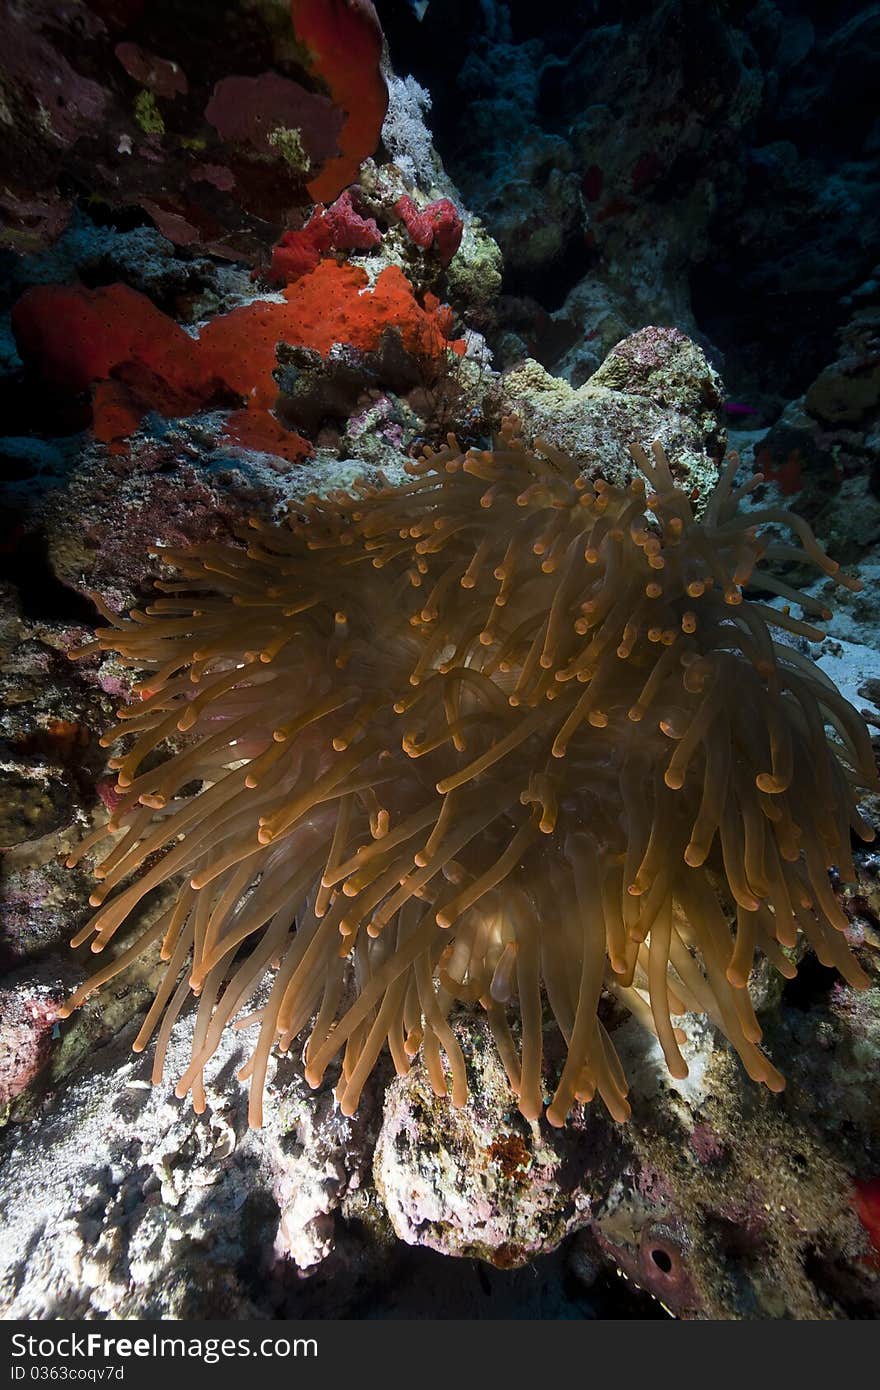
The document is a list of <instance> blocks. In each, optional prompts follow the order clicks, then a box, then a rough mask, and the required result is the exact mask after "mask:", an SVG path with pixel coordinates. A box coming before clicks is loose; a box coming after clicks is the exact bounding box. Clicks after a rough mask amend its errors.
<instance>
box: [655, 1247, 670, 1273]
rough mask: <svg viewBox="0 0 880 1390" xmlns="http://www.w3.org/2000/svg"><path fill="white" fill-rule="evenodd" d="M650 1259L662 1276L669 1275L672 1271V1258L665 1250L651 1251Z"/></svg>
mask: <svg viewBox="0 0 880 1390" xmlns="http://www.w3.org/2000/svg"><path fill="white" fill-rule="evenodd" d="M651 1259H652V1260H653V1261H654V1263H655V1265H656V1266H657V1268H658V1269H659V1270H662V1272H663V1273H664V1274H669V1273H670V1272H671V1270H672V1256H671V1255H669V1254H668V1253H667V1251H665V1250H652V1251H651Z"/></svg>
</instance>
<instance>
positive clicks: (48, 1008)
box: [0, 989, 61, 1106]
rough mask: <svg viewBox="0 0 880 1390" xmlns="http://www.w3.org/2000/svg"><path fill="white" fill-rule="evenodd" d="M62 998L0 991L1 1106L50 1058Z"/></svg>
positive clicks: (31, 991) (13, 990)
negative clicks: (54, 1028)
mask: <svg viewBox="0 0 880 1390" xmlns="http://www.w3.org/2000/svg"><path fill="white" fill-rule="evenodd" d="M60 1000H61V996H60V994H59V995H58V997H57V998H52V997H51V996H48V995H47V996H44V995H41V994H39V993H35V992H34V991H33V989H31V990H30V991H27V990H22V989H3V990H0V1106H2V1105H8V1104H9V1102H10V1101H11V1100H14V1099H15V1097H16V1096H19V1095H21V1093H22V1091H24V1090H25V1089H26V1088H27V1087H28V1086H29V1085H30V1083H31V1082H32V1081H33V1079H34V1077H35V1076H36V1075H37V1073H38V1072H39V1070H40V1068H41V1067H42V1066H43V1065H44V1064H45V1062H46V1061H47V1059H48V1056H49V1045H50V1042H51V1037H52V1028H53V1026H54V1023H55V1020H56V1017H57V1013H56V1010H57V1007H58V1005H59V1003H60Z"/></svg>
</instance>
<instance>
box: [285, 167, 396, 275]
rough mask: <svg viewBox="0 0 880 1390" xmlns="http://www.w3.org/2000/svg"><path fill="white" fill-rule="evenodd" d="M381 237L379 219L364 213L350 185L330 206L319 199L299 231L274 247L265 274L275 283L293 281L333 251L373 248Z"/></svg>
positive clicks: (313, 267) (305, 273) (287, 235)
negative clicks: (356, 205)
mask: <svg viewBox="0 0 880 1390" xmlns="http://www.w3.org/2000/svg"><path fill="white" fill-rule="evenodd" d="M381 240H382V233H381V232H380V231H379V228H378V226H377V225H376V222H375V219H374V218H372V217H362V216H361V215H360V213H359V212H358V211H357V210H356V208H355V206H354V204H353V202H352V194H351V190H350V189H346V190H345V192H344V193H342V194H340V196H339V197H338V198H337V199H336V202H335V203H333V204H331V206H330V207H328V208H325V207H324V206H323V204H321V203H319V204H318V205H317V207H316V208H315V210H314V212H313V213H312V215H311V217H310V218H309V221H308V222H307V223H306V225H305V226H304V227H302V228H301V229H300V230H299V231H290V232H285V233H284V236H283V237H282V238H281V240H280V241H279V242H278V244H277V245H276V246H275V247H274V249H273V251H272V261H271V264H270V266H269V269H268V270H267V272H266V277H265V278H266V279H267V280H268V281H270V283H272V284H274V285H289V284H292V282H293V281H294V280H298V279H299V278H300V276H301V275H307V274H308V272H309V271H310V270H314V269H315V266H316V265H318V263H319V261H320V260H321V258H322V257H323V256H325V255H327V254H329V253H330V252H331V251H369V250H372V248H373V247H374V246H378V245H379V243H380V241H381Z"/></svg>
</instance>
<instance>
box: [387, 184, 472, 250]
mask: <svg viewBox="0 0 880 1390" xmlns="http://www.w3.org/2000/svg"><path fill="white" fill-rule="evenodd" d="M394 211H395V212H396V213H397V215H398V217H399V218H400V220H401V222H402V223H403V225H404V226H405V227H406V230H407V231H408V232H409V235H410V236H411V238H412V240H413V241H414V242H415V244H416V246H421V247H422V248H423V249H424V250H429V249H430V250H433V251H435V252H436V253H437V258H438V260H439V262H440V264H441V265H442V266H447V265H449V263H450V261H451V260H452V258H453V256H454V255H455V253H456V251H457V250H458V248H459V246H460V245H461V237H462V232H463V230H464V226H463V223H462V220H461V215H460V213H459V211H458V208H457V207H456V206H455V204H454V203H453V202H451V201H450V199H449V198H439V199H438V200H437V202H436V203H429V204H428V206H427V207H425V208H422V209H421V211H419V209H418V208H417V207H416V204H415V203H414V202H413V200H412V198H410V197H408V196H406V195H404V196H403V197H402V198H398V200H397V202H396V203H395V204H394Z"/></svg>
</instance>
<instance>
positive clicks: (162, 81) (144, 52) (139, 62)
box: [114, 43, 189, 100]
mask: <svg viewBox="0 0 880 1390" xmlns="http://www.w3.org/2000/svg"><path fill="white" fill-rule="evenodd" d="M114 52H115V54H116V57H117V58H118V59H119V61H120V63H121V64H122V66H123V67H124V68H125V71H126V72H127V73H128V75H129V77H133V78H134V80H135V82H140V84H141V86H143V87H147V88H149V90H150V91H151V92H154V93H155V95H156V96H157V97H165V98H166V99H167V100H171V99H173V98H174V97H176V96H186V94H187V91H188V90H189V84H188V82H187V80H186V73H185V72H184V71H183V69H182V68H181V66H180V64H179V63H174V62H172V61H170V59H168V58H157V57H156V55H155V53H150V51H149V50H148V49H146V48H141V46H140V44H138V43H118V44H117V45H116V48H115V49H114Z"/></svg>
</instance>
